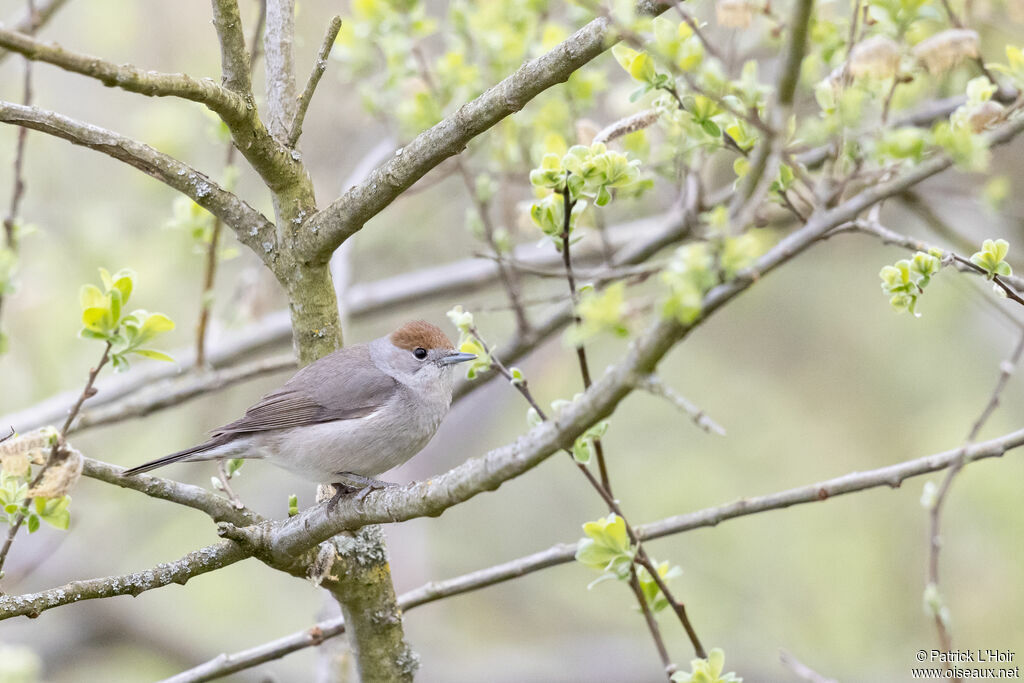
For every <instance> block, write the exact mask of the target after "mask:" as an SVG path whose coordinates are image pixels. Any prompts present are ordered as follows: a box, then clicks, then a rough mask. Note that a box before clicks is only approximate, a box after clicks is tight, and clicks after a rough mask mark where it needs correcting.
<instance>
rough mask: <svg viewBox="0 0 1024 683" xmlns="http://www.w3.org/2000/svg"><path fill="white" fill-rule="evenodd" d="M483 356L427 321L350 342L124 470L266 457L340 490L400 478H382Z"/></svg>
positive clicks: (424, 437)
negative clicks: (233, 413)
mask: <svg viewBox="0 0 1024 683" xmlns="http://www.w3.org/2000/svg"><path fill="white" fill-rule="evenodd" d="M475 358H476V355H475V354H472V353H463V352H461V351H459V350H457V349H456V348H455V347H454V345H453V344H452V342H451V340H450V339H449V338H448V336H447V335H446V334H445V333H444V332H443V331H441V329H440V328H439V327H437V326H436V325H434V324H432V323H429V322H426V321H425V320H414V321H412V322H408V323H406V324H404V325H402V326H401V327H399V328H398V329H397V330H395V331H394V332H392V333H391V334H389V335H386V336H383V337H380V338H378V339H374V340H373V341H371V342H368V343H364V344H354V345H352V346H346V347H343V348H341V349H338V350H337V351H334V352H333V353H330V354H328V355H326V356H324V357H322V358H320V359H318V360H316V361H314V362H312V363H310V364H309V365H307V366H306V367H304V368H302V369H301V370H299V371H298V372H297V373H296V374H295V375H294V376H293V377H292V378H291V379H289V380H288V381H287V382H285V384H284V385H283V386H281V388H279V389H277V390H275V391H272V392H270V393H269V394H267V395H266V396H264V397H263V398H262V399H260V400H259V401H258V402H257V403H256V404H255V405H253V406H252V407H250V408H249V409H248V410H247V411H245V415H244V416H242V417H241V418H239V419H237V420H235V421H234V422H229V423H228V424H226V425H224V426H223V427H219V428H217V429H215V430H213V431H212V432H211V433H210V438H209V439H208V440H207V441H205V442H203V443H201V444H199V445H197V446H193V447H191V448H186V449H185V450H182V451H178V452H177V453H171V454H170V455H165V456H164V457H162V458H157V459H156V460H152V461H150V462H147V463H144V464H142V465H138V466H136V467H132V468H130V469H127V470H125V471H124V472H123V473H122V476H126V477H130V476H133V475H136V474H140V473H142V472H149V471H150V470H153V469H156V468H158V467H163V466H165V465H170V464H171V463H176V462H191V461H200V460H217V459H225V458H247V459H261V460H266V461H268V462H269V463H271V464H273V465H276V466H278V467H280V468H282V469H285V470H288V471H290V472H292V473H294V474H296V475H298V476H300V477H302V478H304V479H308V480H310V481H313V482H316V483H331V484H333V485H334V486H335V489H336V493H335V495H334V497H333V498H332V499H331V505H330V506H331V507H333V506H334V505H336V504H337V502H338V500H339V499H340V497H341V496H342V495H344V494H347V493H353V492H356V493H357V494H358V499H359V500H360V501H361V500H362V498H364V497H365V496H366V494H368V493H369V492H370V491H372V490H375V489H380V488H384V487H386V486H394V484H392V483H391V482H385V481H381V480H378V479H376V478H375V477H376V476H377V475H378V474H381V473H382V472H386V471H387V470H390V469H391V468H393V467H397V466H398V465H401V464H402V463H404V462H406V461H408V460H409V459H410V458H412V457H413V456H414V455H416V454H417V453H419V452H420V451H421V450H423V448H424V447H425V446H426V445H427V443H428V442H429V441H430V440H431V438H433V436H434V433H435V432H436V431H437V428H438V426H440V424H441V421H442V420H443V419H444V417H445V415H446V414H447V413H448V409H449V408H450V407H451V403H452V388H453V386H454V383H455V377H454V368H455V366H456V365H458V364H459V363H464V362H466V361H470V360H473V359H475Z"/></svg>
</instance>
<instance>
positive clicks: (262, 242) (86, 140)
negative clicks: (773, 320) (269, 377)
mask: <svg viewBox="0 0 1024 683" xmlns="http://www.w3.org/2000/svg"><path fill="white" fill-rule="evenodd" d="M0 122H3V123H10V124H13V125H16V126H23V127H25V128H31V129H33V130H38V131H41V132H43V133H47V134H49V135H53V136H55V137H58V138H62V139H64V140H67V141H68V142H70V143H72V144H74V145H79V146H81V147H88V148H89V149H93V150H95V151H97V152H101V153H103V154H106V155H107V156H110V157H113V158H114V159H117V160H119V161H123V162H124V163H126V164H128V165H129V166H134V167H135V168H137V169H139V170H140V171H142V172H143V173H145V174H146V175H149V176H151V177H153V178H156V179H157V180H159V181H160V182H162V183H164V184H165V185H168V186H170V187H172V188H174V189H175V190H177V191H178V192H181V193H182V194H184V195H186V196H187V197H189V198H191V199H192V201H194V202H195V203H197V204H199V205H200V206H202V207H203V208H204V209H206V210H207V211H209V212H210V213H212V214H213V215H214V216H217V217H218V218H220V219H221V220H222V221H224V222H225V223H226V224H227V225H229V226H231V228H232V229H233V230H234V231H235V234H236V235H237V236H238V239H239V241H240V242H242V243H243V244H245V245H247V246H248V247H249V248H250V249H252V250H253V251H254V252H255V253H256V254H257V255H259V256H260V257H262V258H263V260H264V261H265V262H272V261H273V258H274V253H273V252H272V248H273V245H274V243H275V241H274V240H275V237H274V234H275V233H274V224H273V223H271V222H270V221H269V220H268V219H267V218H266V217H265V216H264V215H263V214H261V213H260V212H259V211H257V210H256V209H254V208H252V207H251V206H249V205H248V204H247V203H246V202H244V201H242V200H241V199H240V198H239V197H237V196H236V195H234V194H232V193H231V192H228V191H227V190H225V189H223V188H222V187H220V186H219V185H218V184H217V183H215V182H214V181H213V180H211V179H210V178H208V177H206V176H205V175H203V174H202V173H200V172H199V171H197V170H195V169H194V168H192V167H191V166H189V165H187V164H184V163H182V162H180V161H178V160H177V159H175V158H173V157H171V156H168V155H167V154H164V153H162V152H158V151H157V150H155V149H153V148H152V147H150V146H149V145H146V144H143V143H141V142H138V141H136V140H132V139H131V138H127V137H125V136H123V135H120V134H118V133H114V132H113V131H109V130H106V129H104V128H100V127H98V126H93V125H90V124H88V123H83V122H81V121H76V120H75V119H70V118H68V117H66V116H63V115H61V114H57V113H56V112H52V111H46V110H44V109H39V108H36V107H24V106H21V105H18V104H12V103H9V102H3V101H0ZM268 246H269V247H270V248H271V249H270V250H268V248H267V247H268Z"/></svg>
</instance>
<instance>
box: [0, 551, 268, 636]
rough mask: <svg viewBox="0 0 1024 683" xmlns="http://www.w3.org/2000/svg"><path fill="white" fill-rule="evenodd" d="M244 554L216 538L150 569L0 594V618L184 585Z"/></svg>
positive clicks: (242, 557) (241, 558) (32, 616)
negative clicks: (195, 577) (30, 590)
mask: <svg viewBox="0 0 1024 683" xmlns="http://www.w3.org/2000/svg"><path fill="white" fill-rule="evenodd" d="M246 557H248V554H247V553H246V552H245V551H244V550H242V549H241V548H239V547H238V545H236V544H234V543H232V542H230V541H220V542H219V543H215V544H214V545H211V546H207V547H205V548H202V549H200V550H196V551H193V552H191V553H189V554H188V555H185V556H184V557H182V558H181V559H180V560H175V561H174V562H165V563H163V564H158V565H157V566H155V567H153V568H152V569H147V570H145V571H141V572H135V573H134V574H126V575H124V576H109V577H104V578H100V579H86V580H84V581H72V582H71V583H68V584H65V585H63V586H60V587H59V588H51V589H49V590H45V591H40V592H38V593H29V594H27V595H0V621H2V620H4V619H10V618H11V617H17V616H26V617H31V618H34V617H38V616H39V615H40V614H42V613H43V612H45V611H46V610H49V609H53V608H54V607H60V606H62V605H69V604H71V603H75V602H80V601H82V600H96V599H98V598H111V597H114V596H117V595H131V596H137V595H139V594H140V593H144V592H145V591H148V590H153V589H154V588H162V587H163V586H167V585H169V584H172V583H177V584H181V585H185V583H186V582H187V581H188V580H189V579H191V578H192V577H193V576H199V575H200V574H205V573H206V572H210V571H214V570H215V569H221V568H222V567H226V566H228V565H229V564H234V563H235V562H238V561H239V560H244V559H245V558H246Z"/></svg>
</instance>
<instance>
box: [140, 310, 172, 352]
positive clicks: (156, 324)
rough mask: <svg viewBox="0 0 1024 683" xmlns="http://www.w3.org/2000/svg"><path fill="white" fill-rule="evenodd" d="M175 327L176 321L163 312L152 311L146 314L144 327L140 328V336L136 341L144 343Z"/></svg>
mask: <svg viewBox="0 0 1024 683" xmlns="http://www.w3.org/2000/svg"><path fill="white" fill-rule="evenodd" d="M173 329H174V321H172V320H171V319H170V318H168V317H167V316H166V315H164V314H163V313H150V314H149V315H148V316H146V318H145V321H144V322H143V323H142V327H140V328H139V336H138V338H137V339H136V343H139V344H144V343H145V342H147V341H149V340H151V339H152V338H153V337H155V336H157V335H158V334H162V333H164V332H170V331H171V330H173Z"/></svg>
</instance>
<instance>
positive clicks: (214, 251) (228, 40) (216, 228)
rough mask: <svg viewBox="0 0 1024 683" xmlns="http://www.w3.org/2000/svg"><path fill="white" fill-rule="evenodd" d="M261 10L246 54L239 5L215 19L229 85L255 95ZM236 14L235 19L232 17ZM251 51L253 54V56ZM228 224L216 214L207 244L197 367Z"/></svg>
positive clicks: (231, 153) (228, 158) (202, 361)
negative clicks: (239, 37) (239, 36)
mask: <svg viewBox="0 0 1024 683" xmlns="http://www.w3.org/2000/svg"><path fill="white" fill-rule="evenodd" d="M259 5H260V12H259V15H258V16H257V17H256V26H255V27H253V35H252V48H251V49H250V52H249V54H246V53H245V45H244V44H243V45H242V48H241V49H242V54H241V55H238V48H237V46H236V45H235V40H236V36H235V33H236V32H240V29H236V28H235V27H236V26H237V25H238V24H239V23H240V20H239V19H238V17H237V9H238V8H237V7H234V9H235V10H236V11H235V15H236V16H234V17H231V16H229V15H230V11H229V10H230V9H231V7H225V8H224V10H223V14H224V15H226V16H219V15H220V14H221V4H220V3H215V4H214V6H213V9H214V23H215V24H218V25H219V26H220V28H218V36H220V40H221V59H222V62H223V69H225V71H224V74H225V75H224V80H225V81H228V80H231V81H233V83H232V84H228V83H225V85H226V86H227V87H236V88H237V87H242V88H244V89H245V90H244V91H245V94H246V95H247V96H249V97H252V83H251V80H252V70H253V67H254V66H255V64H256V61H257V59H258V57H259V54H260V51H259V45H260V36H261V35H263V19H264V16H265V14H266V3H265V2H262V1H261V2H260V3H259ZM232 18H233V19H234V21H232ZM250 55H251V56H250ZM241 67H245V68H246V69H247V72H246V75H245V76H244V77H243V80H241V81H239V80H238V77H236V76H235V75H234V70H235V69H237V68H241ZM237 151H238V148H237V147H235V142H234V140H231V141H229V142H228V145H227V152H226V153H225V155H224V170H225V172H226V171H227V170H228V168H230V167H231V166H232V165H233V164H234V163H235V153H236V152H237ZM223 228H224V221H222V220H221V219H219V218H215V219H214V221H213V230H212V234H211V235H210V243H209V244H208V245H207V246H206V269H205V271H204V273H203V291H202V295H201V297H200V300H199V320H198V321H197V323H196V362H195V365H196V367H197V368H202V367H205V366H206V332H207V329H208V324H209V321H210V315H211V312H212V309H213V286H214V283H215V281H216V277H217V262H218V260H219V258H218V257H219V249H220V234H221V232H222V231H223Z"/></svg>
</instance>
